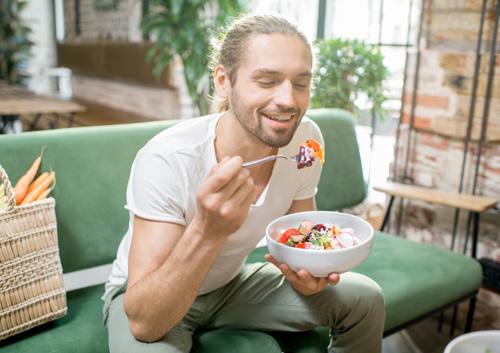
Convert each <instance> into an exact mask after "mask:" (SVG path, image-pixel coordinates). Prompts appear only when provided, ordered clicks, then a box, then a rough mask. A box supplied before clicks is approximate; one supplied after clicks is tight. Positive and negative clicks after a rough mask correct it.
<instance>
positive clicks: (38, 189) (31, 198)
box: [21, 171, 56, 205]
mask: <svg viewBox="0 0 500 353" xmlns="http://www.w3.org/2000/svg"><path fill="white" fill-rule="evenodd" d="M55 178H56V172H54V171H52V172H50V174H49V176H48V177H47V178H45V180H44V181H42V182H41V183H40V185H38V186H37V187H36V188H34V189H33V190H32V191H31V192H30V193H29V194H27V195H26V197H25V198H24V199H23V201H22V202H21V205H25V204H27V203H30V202H33V201H36V200H37V199H38V197H40V195H41V194H42V193H43V192H44V191H45V190H47V188H48V187H49V185H50V184H51V183H52V181H53V180H54V179H55Z"/></svg>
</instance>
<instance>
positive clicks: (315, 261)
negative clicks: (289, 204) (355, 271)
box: [266, 211, 373, 277]
mask: <svg viewBox="0 0 500 353" xmlns="http://www.w3.org/2000/svg"><path fill="white" fill-rule="evenodd" d="M304 220H310V221H313V222H314V223H315V224H319V223H333V224H338V225H340V226H341V227H342V228H352V229H353V230H354V235H355V236H357V237H358V238H359V239H360V240H361V243H360V244H357V245H354V246H352V247H349V248H343V249H337V250H310V249H297V248H294V247H290V246H286V245H283V244H281V243H279V242H278V241H277V240H278V239H279V237H280V235H281V233H282V232H283V230H286V229H289V228H298V227H299V225H300V223H301V222H302V221H304ZM266 241H267V248H268V249H269V253H270V254H271V255H272V256H273V257H274V258H275V259H276V261H278V262H279V263H285V264H287V265H288V266H290V268H291V269H292V270H294V271H298V270H300V269H304V270H307V271H309V273H310V274H311V275H313V276H315V277H327V276H328V275H329V274H330V273H333V272H336V273H343V272H346V271H349V270H351V269H352V268H354V267H356V266H358V265H359V264H360V263H362V262H363V261H364V260H365V259H366V258H367V257H368V255H369V254H370V251H371V249H372V244H373V227H372V226H371V225H370V224H369V223H368V222H367V221H365V220H364V219H362V218H360V217H356V216H353V215H350V214H346V213H340V212H329V211H310V212H299V213H293V214H289V215H286V216H283V217H280V218H278V219H275V220H274V221H272V222H271V223H270V224H269V225H268V226H267V229H266Z"/></svg>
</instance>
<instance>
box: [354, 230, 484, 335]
mask: <svg viewBox="0 0 500 353" xmlns="http://www.w3.org/2000/svg"><path fill="white" fill-rule="evenodd" d="M354 271H355V272H359V273H362V274H364V275H366V276H368V277H370V278H372V279H373V280H375V281H376V282H377V283H378V284H379V285H380V286H381V287H382V289H383V290H384V297H385V301H386V304H385V305H386V313H387V314H386V315H387V317H386V322H385V331H386V332H387V331H389V330H392V329H394V328H396V327H398V326H400V325H402V324H404V323H407V322H408V321H410V320H412V319H415V318H417V317H419V316H421V315H424V314H426V313H429V312H432V311H433V310H436V309H438V308H440V307H442V306H444V305H446V304H449V303H452V302H453V301H455V300H458V299H460V298H462V297H465V296H467V295H470V294H472V293H474V292H476V291H477V290H478V289H479V288H480V287H481V283H482V278H483V275H482V269H481V265H480V264H479V262H478V261H477V260H475V259H473V258H471V257H468V256H464V255H462V254H459V253H456V252H453V251H450V250H447V249H443V248H440V247H437V246H433V245H429V244H423V243H417V242H413V241H410V240H408V239H405V238H402V237H397V236H394V235H390V234H387V233H384V232H376V234H375V238H374V242H373V249H372V251H371V253H370V255H369V256H368V258H367V259H366V260H365V261H364V262H363V263H362V264H361V265H359V266H358V267H356V268H355V269H354Z"/></svg>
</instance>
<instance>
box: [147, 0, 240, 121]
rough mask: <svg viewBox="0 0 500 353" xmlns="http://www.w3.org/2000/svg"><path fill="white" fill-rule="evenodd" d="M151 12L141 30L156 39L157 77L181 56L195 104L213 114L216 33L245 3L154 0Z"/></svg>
mask: <svg viewBox="0 0 500 353" xmlns="http://www.w3.org/2000/svg"><path fill="white" fill-rule="evenodd" d="M151 4H152V5H153V7H152V9H151V11H147V12H146V13H144V14H143V18H142V21H141V29H142V31H143V33H144V35H145V36H150V35H151V36H153V37H154V38H155V44H154V45H153V47H152V48H151V49H150V50H149V51H148V55H147V60H148V62H151V61H153V63H154V73H155V75H156V76H157V77H159V76H160V75H161V73H162V72H163V71H164V70H165V68H166V67H167V65H168V64H169V62H170V61H171V60H172V59H173V58H174V56H175V55H178V56H179V57H180V58H181V60H182V63H183V65H184V77H185V79H186V85H187V88H188V91H189V95H190V96H191V98H192V99H193V102H194V103H195V104H196V105H197V106H198V108H199V110H200V114H201V115H205V114H207V113H208V112H209V110H210V109H209V108H210V103H209V99H208V98H209V97H210V96H211V94H212V92H213V86H212V84H211V82H210V80H209V69H208V56H209V53H210V41H211V39H212V36H213V35H214V33H215V31H216V30H217V29H218V28H219V27H220V26H222V25H224V24H225V23H226V22H228V20H229V18H230V17H231V16H233V15H235V14H238V13H239V12H240V11H241V10H242V9H243V6H244V5H243V4H244V0H177V1H172V0H152V1H151Z"/></svg>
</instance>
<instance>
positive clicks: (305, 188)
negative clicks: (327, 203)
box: [104, 114, 323, 297]
mask: <svg viewBox="0 0 500 353" xmlns="http://www.w3.org/2000/svg"><path fill="white" fill-rule="evenodd" d="M221 116H222V114H214V115H209V116H205V117H201V118H196V119H191V120H187V121H185V122H182V123H179V124H177V125H175V126H173V127H171V128H169V129H166V130H165V131H163V132H161V133H159V134H158V135H157V136H155V137H154V138H153V139H151V140H150V141H149V142H148V143H147V144H146V146H145V147H143V148H142V149H141V150H140V151H139V152H138V154H137V156H136V158H135V161H134V163H133V165H132V170H131V175H130V179H129V183H128V187H127V205H126V206H125V208H126V209H128V210H129V213H130V221H129V228H128V231H127V233H126V234H125V236H124V237H123V239H122V241H121V243H120V246H119V248H118V253H117V258H116V260H115V261H114V262H113V269H112V272H111V276H110V278H109V281H108V282H107V283H106V293H105V294H104V297H105V296H106V295H107V293H109V291H111V290H112V289H113V288H115V287H118V286H121V285H123V283H125V281H126V279H127V277H128V255H129V251H130V244H131V241H132V231H133V226H134V215H137V216H139V217H142V218H145V219H149V220H155V221H163V222H172V223H178V224H181V225H187V224H189V222H191V220H192V219H193V217H194V215H195V212H196V195H195V194H196V191H197V190H198V187H199V185H200V184H201V182H202V181H203V180H204V179H205V177H206V176H207V175H208V173H209V172H210V170H211V169H212V167H213V166H214V165H215V164H217V161H216V157H215V148H214V141H215V128H216V125H217V122H218V121H219V118H220V117H221ZM309 138H312V139H314V140H316V141H318V142H319V143H320V144H321V145H323V137H322V136H321V133H320V131H319V128H318V126H317V125H316V124H315V123H314V122H313V121H312V120H310V119H309V118H307V117H304V118H303V119H302V122H301V124H300V126H299V127H298V129H297V131H296V133H295V135H294V137H293V139H292V141H291V142H290V143H289V144H288V145H287V146H285V147H283V148H280V149H279V151H278V153H279V154H283V155H286V156H294V155H296V154H297V153H298V152H299V146H300V144H301V143H303V142H304V141H305V140H307V139H309ZM321 168H322V167H321V163H319V161H318V160H317V161H315V162H314V163H313V166H312V167H308V168H303V169H298V168H297V165H296V164H295V163H293V162H290V161H287V160H285V159H278V160H277V161H276V163H275V165H274V169H273V172H272V175H271V178H270V180H269V183H268V185H267V186H266V188H265V190H264V192H263V193H262V195H261V196H260V197H259V199H258V200H257V202H256V203H255V204H253V205H252V206H251V207H250V211H249V215H248V218H247V220H246V221H245V223H244V224H243V226H242V227H241V228H240V229H239V230H238V231H237V232H236V233H233V234H231V235H230V236H229V237H228V239H227V240H226V242H225V244H224V246H223V248H222V250H221V252H220V254H219V256H218V257H217V259H216V261H215V263H214V264H213V266H212V268H211V269H210V270H209V272H208V275H207V277H206V278H205V281H204V282H203V284H202V286H201V288H200V291H199V293H198V294H199V295H201V294H205V293H208V292H211V291H213V290H215V289H217V288H219V287H221V286H223V285H225V284H227V283H228V282H229V281H230V280H231V279H233V278H234V277H235V276H236V275H237V274H238V273H239V271H240V270H241V269H242V267H243V265H244V263H245V260H246V257H247V255H248V254H249V253H250V252H251V251H252V250H254V249H255V246H256V245H257V243H258V242H259V241H260V240H261V239H262V238H263V237H264V235H265V230H266V227H267V225H268V224H269V223H270V222H271V221H272V220H274V219H276V218H277V217H280V216H283V215H284V214H285V213H286V212H287V211H288V209H289V208H290V205H291V204H292V202H293V201H294V200H305V199H308V198H311V197H314V196H315V194H316V187H317V184H318V182H319V178H320V174H321ZM166 236H168V235H166Z"/></svg>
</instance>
